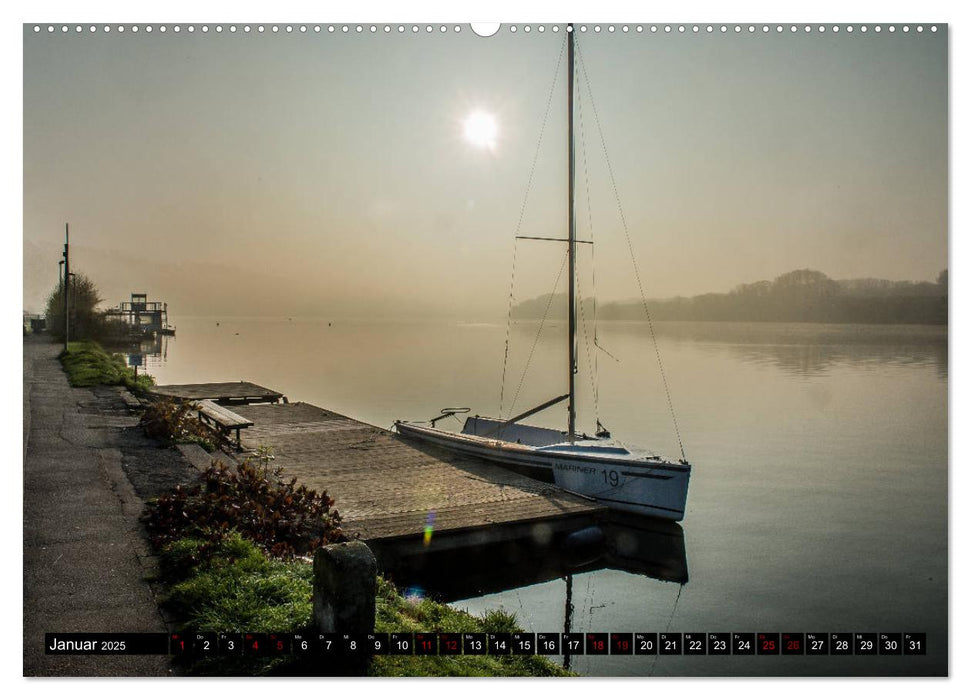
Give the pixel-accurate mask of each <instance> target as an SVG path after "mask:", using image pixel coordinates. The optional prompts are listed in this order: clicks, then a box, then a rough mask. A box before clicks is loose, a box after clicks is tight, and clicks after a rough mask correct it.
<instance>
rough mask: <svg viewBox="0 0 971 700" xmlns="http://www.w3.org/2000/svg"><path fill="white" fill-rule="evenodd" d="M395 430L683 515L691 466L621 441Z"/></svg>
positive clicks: (591, 492) (616, 505) (657, 511)
mask: <svg viewBox="0 0 971 700" xmlns="http://www.w3.org/2000/svg"><path fill="white" fill-rule="evenodd" d="M470 420H475V419H470ZM395 429H396V430H397V432H398V433H399V434H400V435H402V436H404V437H409V438H415V439H419V440H422V441H424V442H427V443H430V444H433V445H438V446H440V447H444V448H447V449H449V450H452V451H455V452H459V453H461V454H465V455H470V456H473V457H480V458H482V459H487V460H489V461H492V462H496V463H498V464H501V465H502V466H505V467H507V468H510V469H513V470H515V471H520V472H525V473H527V474H529V475H530V476H534V477H537V478H541V479H544V480H545V481H549V482H552V483H554V484H556V485H557V486H559V487H560V488H562V489H564V490H566V491H569V492H572V493H576V494H579V495H582V496H586V497H589V498H592V499H594V500H596V501H597V502H598V503H601V504H603V505H604V506H606V507H608V508H612V509H616V510H622V511H628V512H633V513H639V514H641V515H650V516H653V517H657V518H665V519H667V520H681V519H682V518H684V509H685V503H686V501H687V497H688V480H689V478H690V476H691V465H690V464H686V463H675V462H669V461H666V460H662V459H660V458H658V457H654V456H650V457H644V456H637V455H636V453H631V452H630V451H629V450H627V449H625V448H621V447H615V445H617V443H614V442H612V441H605V440H599V439H596V438H585V439H583V440H578V441H577V442H575V443H574V444H572V445H571V444H569V443H561V444H549V445H545V446H541V447H535V446H531V445H524V444H520V443H517V442H511V441H508V440H497V439H490V438H487V437H482V436H479V435H469V434H465V433H451V432H448V431H445V430H438V429H437V428H430V427H427V426H423V425H415V424H413V423H406V422H403V421H398V422H396V423H395ZM532 430H543V429H532ZM550 432H552V431H550Z"/></svg>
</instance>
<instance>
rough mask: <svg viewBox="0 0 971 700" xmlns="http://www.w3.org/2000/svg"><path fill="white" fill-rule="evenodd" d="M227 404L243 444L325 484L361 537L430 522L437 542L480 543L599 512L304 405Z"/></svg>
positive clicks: (417, 528)
mask: <svg viewBox="0 0 971 700" xmlns="http://www.w3.org/2000/svg"><path fill="white" fill-rule="evenodd" d="M235 411H236V412H237V413H239V414H240V415H241V416H244V417H245V418H247V419H248V420H251V421H253V426H252V427H250V428H248V429H247V431H246V433H245V434H244V436H243V447H244V448H249V449H252V450H255V449H256V448H258V447H259V446H260V445H264V446H267V447H269V448H270V450H271V452H272V453H273V455H274V466H281V467H283V468H284V470H285V474H286V475H287V476H289V477H296V479H297V481H298V483H302V484H304V485H306V486H307V487H309V488H312V489H315V490H317V491H326V492H327V493H328V495H329V496H330V497H331V498H333V499H334V500H335V501H336V503H335V506H334V507H335V508H336V509H337V511H338V512H339V513H340V514H341V517H342V519H343V525H344V530H345V532H347V533H348V534H351V535H354V534H359V535H360V536H361V538H362V539H364V540H382V539H387V538H402V537H415V536H417V537H422V536H423V535H424V533H425V528H426V525H429V524H430V523H431V524H432V527H433V532H434V534H435V535H438V536H439V540H442V539H446V538H444V537H443V535H447V534H451V535H464V536H465V538H466V539H468V538H470V537H471V538H472V540H473V541H476V540H477V541H486V540H491V539H494V538H498V537H503V536H506V535H508V534H509V532H512V531H514V530H519V531H522V530H523V529H524V528H527V529H528V528H531V527H532V526H534V525H537V524H539V523H543V524H544V527H543V528H540V530H542V531H546V532H549V531H551V530H553V529H557V528H558V526H564V527H565V526H567V525H568V524H572V523H575V522H576V521H577V520H578V519H586V518H592V517H593V516H594V515H595V514H597V513H599V512H601V508H600V506H598V505H597V504H595V503H594V502H592V501H590V500H588V499H585V498H582V497H579V496H575V495H573V494H569V493H566V492H564V491H562V490H560V489H558V488H556V487H555V486H553V485H552V484H546V483H543V482H540V481H536V480H535V479H530V478H528V477H525V476H521V475H519V474H516V473H514V472H511V471H509V470H507V469H503V468H502V467H499V466H497V465H494V464H491V463H489V462H486V461H484V460H478V459H473V458H468V457H459V456H456V455H452V454H451V453H448V452H446V451H444V450H438V449H435V448H428V447H426V446H418V445H416V444H412V443H409V442H407V441H405V440H404V439H402V438H401V437H399V436H398V435H396V434H394V433H392V432H390V431H388V430H383V429H381V428H377V427H374V426H371V425H367V424H365V423H361V422H359V421H356V420H353V419H351V418H348V417H346V416H342V415H340V414H337V413H334V412H332V411H328V410H325V409H322V408H319V407H317V406H313V405H311V404H307V403H300V402H298V403H289V404H270V405H265V404H264V405H256V404H253V405H246V406H240V407H239V408H237V409H235ZM432 514H433V515H432ZM431 518H433V521H431V520H430V519H431ZM503 531H505V534H503Z"/></svg>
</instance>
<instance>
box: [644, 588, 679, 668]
mask: <svg viewBox="0 0 971 700" xmlns="http://www.w3.org/2000/svg"><path fill="white" fill-rule="evenodd" d="M683 591H684V584H683V583H679V584H678V596H677V598H675V599H674V605H673V606H672V607H671V615H670V616H668V625H667V627H665V628H664V633H665V634H667V633H668V632H670V631H671V623H672V622H674V612H675V611H676V610H677V609H678V603H679V602H680V601H681V593H682V592H683ZM658 651H659V652H660V650H658ZM660 657H661V654H660V653H658V654H657V655H656V656H655V657H654V663H653V664H651V672H650V673H649V674H647V675H649V676H653V675H654V667H655V666H657V661H658V659H659V658H660Z"/></svg>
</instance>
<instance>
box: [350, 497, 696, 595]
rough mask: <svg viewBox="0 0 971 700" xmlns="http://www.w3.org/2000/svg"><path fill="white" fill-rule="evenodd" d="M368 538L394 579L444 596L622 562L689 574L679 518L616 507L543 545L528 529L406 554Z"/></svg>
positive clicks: (639, 569)
mask: <svg viewBox="0 0 971 700" xmlns="http://www.w3.org/2000/svg"><path fill="white" fill-rule="evenodd" d="M369 545H370V546H371V548H372V550H373V551H374V553H375V556H376V557H377V559H378V562H379V565H380V567H381V569H382V570H383V571H384V572H385V575H386V576H388V577H389V578H390V579H391V580H392V581H394V583H395V584H396V585H397V586H399V587H400V588H412V589H416V590H418V589H420V590H423V591H425V592H426V593H427V594H428V595H430V596H432V597H434V598H436V599H438V600H442V601H444V602H451V601H455V600H462V599H465V598H474V597H479V596H483V595H487V594H490V593H498V592H500V591H507V590H510V589H515V588H522V587H524V586H531V585H534V584H537V583H546V582H548V581H553V580H556V579H561V578H564V577H569V576H572V575H574V574H579V573H586V572H591V571H599V570H602V569H619V570H623V571H626V572H628V573H632V574H639V575H643V576H646V577H649V578H652V579H656V580H659V581H669V582H675V583H681V584H684V583H687V581H688V564H687V557H686V554H685V546H684V530H683V529H682V528H681V526H680V525H679V524H677V523H674V522H671V521H668V520H659V519H655V518H647V517H635V516H621V515H619V514H613V513H611V514H609V515H607V516H604V518H603V519H602V520H600V521H599V522H597V523H596V524H595V525H588V526H586V527H578V528H577V529H576V530H574V531H573V532H562V533H553V534H552V536H551V537H550V538H548V539H547V540H546V544H545V545H541V544H539V543H538V542H537V539H536V538H534V537H532V536H531V535H526V536H524V537H521V538H518V539H510V540H503V541H501V542H494V543H489V544H483V545H476V546H474V547H455V548H453V549H448V548H444V549H439V550H429V551H421V552H418V553H415V554H409V555H404V556H402V555H400V554H399V552H400V551H401V549H402V548H401V547H400V546H399V545H398V543H395V542H387V541H385V542H372V543H369ZM569 604H570V603H569V601H567V605H568V606H569Z"/></svg>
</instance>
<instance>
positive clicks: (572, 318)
mask: <svg viewBox="0 0 971 700" xmlns="http://www.w3.org/2000/svg"><path fill="white" fill-rule="evenodd" d="M575 33H576V32H575V30H574V27H573V25H572V24H568V25H567V54H566V56H567V61H566V72H567V104H568V107H569V111H568V114H569V117H568V123H567V132H568V138H569V140H568V149H569V161H570V182H569V205H568V209H569V229H570V230H569V237H568V238H567V258H568V260H569V268H570V269H569V274H570V291H569V295H568V296H569V304H570V308H569V312H568V315H569V336H570V337H569V344H570V403H569V406H568V410H569V413H570V418H569V427H568V430H567V434H568V436H569V439H570V442H571V443H572V442H573V441H574V440H575V439H576V420H577V412H576V400H575V398H576V397H575V393H574V380H575V378H576V366H577V358H576V334H577V327H576V318H577V303H576V222H575V221H574V212H573V208H574V191H573V188H574V182H573V180H574V173H573V168H574V163H573V40H574V39H573V37H574V34H575Z"/></svg>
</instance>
